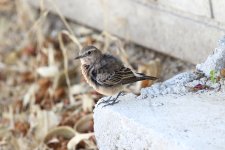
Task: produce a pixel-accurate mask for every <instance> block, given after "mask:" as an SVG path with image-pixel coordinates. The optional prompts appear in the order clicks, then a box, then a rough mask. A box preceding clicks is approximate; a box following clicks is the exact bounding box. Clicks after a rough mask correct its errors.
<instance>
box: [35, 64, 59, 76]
mask: <svg viewBox="0 0 225 150" xmlns="http://www.w3.org/2000/svg"><path fill="white" fill-rule="evenodd" d="M37 73H38V74H39V75H40V76H42V77H46V78H51V77H55V76H57V75H58V73H59V69H58V67H57V66H48V67H39V68H38V69H37Z"/></svg>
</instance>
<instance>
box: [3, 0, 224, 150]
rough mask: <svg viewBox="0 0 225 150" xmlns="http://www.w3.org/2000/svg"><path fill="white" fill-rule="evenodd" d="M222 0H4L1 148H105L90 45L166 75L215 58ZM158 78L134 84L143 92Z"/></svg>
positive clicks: (131, 88) (220, 31) (133, 88)
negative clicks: (87, 61)
mask: <svg viewBox="0 0 225 150" xmlns="http://www.w3.org/2000/svg"><path fill="white" fill-rule="evenodd" d="M223 4H225V2H224V1H222V0H199V1H190V0H167V1H165V0H124V1H120V0H113V1H110V0H85V1H80V0H67V1H61V0H36V1H34V0H0V150H21V149H22V150H30V149H36V150H39V149H40V150H43V149H57V150H64V149H66V147H67V144H68V142H69V144H70V145H72V147H74V149H97V146H96V141H95V138H94V133H93V132H94V131H93V119H92V114H93V109H94V105H95V103H96V102H97V101H98V100H99V99H100V98H102V97H103V96H102V95H100V94H98V93H97V92H95V91H94V90H93V89H92V88H91V87H89V86H88V85H87V84H86V82H85V81H84V79H83V77H82V75H81V72H80V62H79V61H76V60H74V58H75V57H76V56H77V54H78V52H79V50H80V49H81V48H82V47H83V46H87V45H95V46H96V47H98V48H99V49H101V50H102V51H103V52H106V53H111V54H113V55H115V56H117V57H119V58H120V59H121V60H122V61H123V62H124V63H125V64H126V66H128V67H130V68H132V69H134V70H136V71H138V72H142V73H145V74H148V75H152V76H157V77H159V82H161V81H165V80H166V79H169V78H170V77H172V76H174V75H176V74H178V73H180V72H184V71H190V70H194V69H195V64H197V63H200V62H201V61H203V60H204V59H205V58H206V57H207V55H209V54H210V53H211V52H212V50H213V49H214V47H216V44H217V42H216V41H217V40H218V39H219V38H220V37H222V35H223V34H224V31H225V26H224V24H225V22H224V20H225V9H223V8H222V7H221V6H222V5H223ZM152 84H153V83H152V82H150V81H142V82H138V83H135V84H133V85H130V86H129V87H127V90H128V91H130V92H132V93H135V94H139V93H140V89H141V88H145V87H148V86H151V85H152Z"/></svg>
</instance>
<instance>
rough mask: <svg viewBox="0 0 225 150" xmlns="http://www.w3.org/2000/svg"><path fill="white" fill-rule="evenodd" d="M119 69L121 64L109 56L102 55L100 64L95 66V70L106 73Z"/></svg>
mask: <svg viewBox="0 0 225 150" xmlns="http://www.w3.org/2000/svg"><path fill="white" fill-rule="evenodd" d="M121 67H123V63H122V62H121V61H120V60H119V59H118V58H116V57H114V56H112V55H109V54H103V55H102V58H101V60H100V62H99V63H96V64H95V68H96V69H97V70H102V71H103V72H105V71H107V72H108V73H110V72H114V71H116V70H119V69H120V68H121Z"/></svg>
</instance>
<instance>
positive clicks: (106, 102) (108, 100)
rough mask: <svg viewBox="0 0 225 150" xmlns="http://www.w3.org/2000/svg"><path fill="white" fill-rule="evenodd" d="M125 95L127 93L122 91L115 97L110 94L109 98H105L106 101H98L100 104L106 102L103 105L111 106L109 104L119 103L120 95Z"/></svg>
mask: <svg viewBox="0 0 225 150" xmlns="http://www.w3.org/2000/svg"><path fill="white" fill-rule="evenodd" d="M123 95H125V93H123V92H120V93H118V94H117V96H116V97H115V98H112V96H110V97H109V98H108V99H107V100H104V101H101V102H100V103H98V105H100V104H105V105H103V106H102V107H106V106H109V105H114V104H117V103H119V100H118V98H119V96H123ZM98 105H97V106H98Z"/></svg>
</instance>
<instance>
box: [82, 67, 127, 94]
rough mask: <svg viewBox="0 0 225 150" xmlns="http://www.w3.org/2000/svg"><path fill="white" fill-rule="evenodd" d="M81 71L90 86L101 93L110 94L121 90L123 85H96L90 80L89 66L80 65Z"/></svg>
mask: <svg viewBox="0 0 225 150" xmlns="http://www.w3.org/2000/svg"><path fill="white" fill-rule="evenodd" d="M81 72H82V74H83V76H84V79H85V80H86V81H87V83H88V84H89V85H90V86H92V87H93V88H94V89H95V90H96V91H97V92H98V93H101V94H103V95H107V96H112V95H114V94H117V93H119V92H121V91H122V90H123V86H122V85H119V86H111V87H104V86H102V85H97V84H96V83H95V82H93V81H92V79H91V75H90V73H89V68H88V66H87V65H81Z"/></svg>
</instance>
